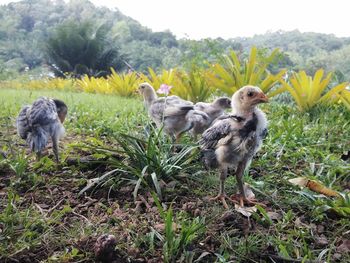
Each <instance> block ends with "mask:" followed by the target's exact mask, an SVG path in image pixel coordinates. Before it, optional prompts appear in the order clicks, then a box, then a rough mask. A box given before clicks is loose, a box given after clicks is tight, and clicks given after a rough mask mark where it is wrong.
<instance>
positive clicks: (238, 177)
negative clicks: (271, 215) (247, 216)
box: [232, 161, 265, 207]
mask: <svg viewBox="0 0 350 263" xmlns="http://www.w3.org/2000/svg"><path fill="white" fill-rule="evenodd" d="M247 163H248V162H247V161H242V162H240V163H239V164H238V166H237V170H236V180H237V185H238V189H239V193H240V196H239V205H240V206H241V207H243V206H244V204H245V203H246V204H248V205H256V204H258V205H261V206H265V205H264V204H261V203H258V202H257V201H256V200H255V199H254V198H248V197H247V194H246V190H245V188H244V182H243V175H244V171H245V168H246V166H247ZM232 201H233V202H235V200H234V199H232Z"/></svg>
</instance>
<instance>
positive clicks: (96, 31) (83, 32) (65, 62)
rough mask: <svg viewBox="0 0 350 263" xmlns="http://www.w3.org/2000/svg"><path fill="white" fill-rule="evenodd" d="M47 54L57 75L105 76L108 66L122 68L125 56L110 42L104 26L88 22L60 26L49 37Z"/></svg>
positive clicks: (118, 69) (107, 72)
mask: <svg viewBox="0 0 350 263" xmlns="http://www.w3.org/2000/svg"><path fill="white" fill-rule="evenodd" d="M46 54H47V59H48V62H49V65H51V67H52V69H53V71H54V72H55V74H56V75H57V76H60V77H64V76H65V73H69V74H71V75H73V76H74V77H81V76H83V75H85V74H86V75H88V76H97V77H100V76H106V75H108V74H109V73H110V68H114V69H115V70H116V71H120V70H122V69H123V68H124V63H123V59H124V56H123V55H121V54H120V53H119V51H118V49H117V48H116V47H115V46H112V45H111V40H110V38H109V35H108V29H107V27H106V26H105V25H101V26H98V27H95V26H94V25H93V23H92V22H90V21H84V22H73V21H69V22H65V23H63V24H61V25H59V26H58V27H57V28H56V30H55V33H54V34H53V35H52V36H51V37H50V38H49V39H48V42H47V48H46Z"/></svg>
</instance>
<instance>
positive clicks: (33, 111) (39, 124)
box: [16, 97, 68, 162]
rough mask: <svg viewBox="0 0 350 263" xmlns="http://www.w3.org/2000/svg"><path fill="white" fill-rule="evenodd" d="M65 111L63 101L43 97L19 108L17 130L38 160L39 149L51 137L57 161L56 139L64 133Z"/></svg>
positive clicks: (57, 160) (43, 146) (65, 106)
mask: <svg viewBox="0 0 350 263" xmlns="http://www.w3.org/2000/svg"><path fill="white" fill-rule="evenodd" d="M67 111H68V108H67V105H66V104H65V103H64V102H63V101H61V100H57V99H49V98H45V97H41V98H39V99H37V100H36V101H34V103H33V104H32V105H31V106H25V107H23V108H22V109H21V111H20V113H19V115H18V117H17V120H16V126H17V132H18V134H19V136H20V137H21V138H22V139H24V140H26V141H27V143H28V145H29V147H30V149H31V151H32V152H35V153H36V155H37V159H38V160H39V159H40V157H41V151H42V150H43V149H44V148H45V146H46V145H47V143H48V140H49V138H51V139H52V147H53V152H54V154H55V159H56V162H59V157H58V141H59V139H60V138H61V137H63V135H64V127H63V122H64V120H65V118H66V115H67Z"/></svg>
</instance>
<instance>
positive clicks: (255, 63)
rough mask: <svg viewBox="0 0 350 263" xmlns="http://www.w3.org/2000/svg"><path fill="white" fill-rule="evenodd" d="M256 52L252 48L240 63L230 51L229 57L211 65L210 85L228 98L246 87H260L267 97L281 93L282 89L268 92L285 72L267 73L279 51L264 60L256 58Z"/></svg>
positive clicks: (276, 50)
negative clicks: (246, 57)
mask: <svg viewBox="0 0 350 263" xmlns="http://www.w3.org/2000/svg"><path fill="white" fill-rule="evenodd" d="M257 52H258V50H257V48H256V47H252V49H251V51H250V55H249V57H248V59H247V60H245V61H240V59H239V57H238V56H237V54H236V53H235V52H234V51H233V50H231V51H230V53H229V55H226V56H224V57H223V58H222V62H221V63H220V64H219V63H216V64H214V65H212V67H211V70H212V72H211V73H209V74H208V78H209V80H210V83H211V84H212V85H213V86H214V87H216V88H218V89H220V90H221V91H223V92H224V93H226V94H227V95H229V96H231V95H232V94H233V93H234V92H235V91H237V90H238V89H240V88H241V87H243V86H246V85H254V86H258V87H260V88H261V89H262V90H263V91H264V92H265V93H266V94H268V96H269V97H272V96H274V95H277V94H279V93H281V92H283V91H284V89H278V90H275V91H273V92H272V91H271V92H270V90H271V89H272V88H273V87H274V85H275V84H278V83H279V80H280V79H281V78H282V76H283V75H284V74H285V73H286V71H285V70H281V71H280V72H278V73H277V74H276V75H273V74H271V73H270V72H269V71H268V66H269V65H270V64H271V63H272V62H273V60H274V59H275V57H276V56H277V54H278V52H279V50H278V49H275V50H273V51H272V53H271V54H270V55H269V56H268V57H266V58H260V57H258V56H257Z"/></svg>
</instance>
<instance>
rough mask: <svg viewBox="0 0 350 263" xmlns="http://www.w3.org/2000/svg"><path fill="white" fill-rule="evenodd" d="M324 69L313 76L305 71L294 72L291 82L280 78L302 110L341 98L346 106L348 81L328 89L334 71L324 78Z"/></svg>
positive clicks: (334, 101)
mask: <svg viewBox="0 0 350 263" xmlns="http://www.w3.org/2000/svg"><path fill="white" fill-rule="evenodd" d="M323 74H324V71H323V70H322V69H319V70H318V71H317V72H316V73H315V75H314V76H313V77H311V76H308V75H307V74H306V73H305V71H300V72H298V73H295V72H294V73H293V74H292V76H291V77H290V79H289V83H287V82H286V81H284V80H282V79H281V80H280V81H281V83H282V84H283V88H284V89H286V90H287V91H288V92H289V93H290V94H291V95H292V97H293V98H294V100H295V103H296V104H297V106H298V109H299V110H300V111H307V110H310V109H311V108H313V107H314V106H316V105H317V104H328V105H329V104H334V103H337V102H338V101H339V100H341V99H342V100H343V101H344V102H345V103H344V104H345V105H346V106H348V105H347V104H346V98H345V95H343V93H342V92H344V94H346V93H345V92H346V90H345V89H346V87H347V86H348V85H349V83H347V82H343V83H340V84H338V85H336V86H334V87H332V88H329V89H328V90H327V87H328V86H329V83H330V81H331V77H332V73H329V74H328V75H327V76H326V78H324V79H322V78H323Z"/></svg>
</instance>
